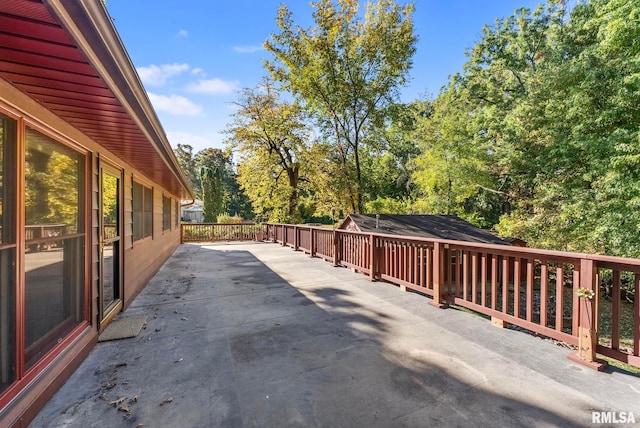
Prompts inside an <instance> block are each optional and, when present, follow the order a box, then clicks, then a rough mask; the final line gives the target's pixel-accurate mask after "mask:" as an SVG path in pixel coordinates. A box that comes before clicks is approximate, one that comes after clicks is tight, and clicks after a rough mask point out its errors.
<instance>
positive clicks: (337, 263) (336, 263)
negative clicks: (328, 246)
mask: <svg viewBox="0 0 640 428" xmlns="http://www.w3.org/2000/svg"><path fill="white" fill-rule="evenodd" d="M338 239H339V238H338V232H336V231H335V230H334V231H333V266H340V255H339V254H338V248H339V245H338Z"/></svg>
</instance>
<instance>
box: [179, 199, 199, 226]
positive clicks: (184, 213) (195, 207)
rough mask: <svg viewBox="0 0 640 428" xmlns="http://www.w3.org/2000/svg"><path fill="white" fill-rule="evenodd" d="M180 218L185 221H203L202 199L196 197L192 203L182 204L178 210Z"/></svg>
mask: <svg viewBox="0 0 640 428" xmlns="http://www.w3.org/2000/svg"><path fill="white" fill-rule="evenodd" d="M180 219H181V220H182V221H184V222H186V223H204V209H203V208H202V201H201V200H199V199H196V200H195V201H194V202H193V204H191V205H186V206H183V207H182V208H181V210H180Z"/></svg>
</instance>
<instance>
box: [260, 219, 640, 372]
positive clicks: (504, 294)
mask: <svg viewBox="0 0 640 428" xmlns="http://www.w3.org/2000/svg"><path fill="white" fill-rule="evenodd" d="M266 238H267V239H269V240H272V241H274V242H278V243H280V244H282V245H287V246H290V247H292V248H293V249H294V250H300V251H304V252H306V253H309V254H310V255H311V256H313V257H322V258H324V259H325V260H329V261H332V263H333V264H334V265H335V266H347V267H350V268H352V269H354V270H355V271H357V272H361V273H363V274H366V275H368V276H369V277H370V278H371V279H372V280H384V281H388V282H390V283H394V284H397V285H399V286H401V287H402V288H403V289H405V290H406V289H411V290H414V291H417V292H420V293H422V294H425V295H427V296H431V297H432V298H433V300H432V301H431V303H432V304H434V305H436V306H438V307H446V306H448V305H458V306H461V307H465V308H468V309H471V310H473V311H476V312H478V313H481V314H484V315H487V316H489V317H491V319H492V322H493V323H494V324H496V325H499V326H503V327H504V326H505V325H506V324H507V323H508V324H512V325H515V326H518V327H521V328H524V329H526V330H529V331H531V332H534V333H536V334H540V335H543V336H545V337H549V338H552V339H557V340H560V341H563V342H566V343H568V344H571V345H574V346H576V347H577V352H576V354H572V355H570V356H569V357H570V358H571V359H572V360H575V361H577V362H580V363H582V364H585V365H587V366H590V367H593V368H596V369H601V368H602V367H604V364H603V363H602V362H601V361H600V360H597V359H596V353H599V354H601V355H605V356H608V357H610V358H613V359H616V360H619V361H622V362H625V363H627V364H630V365H633V366H636V367H640V285H639V283H640V260H637V259H628V258H620V257H607V256H601V255H594V254H581V253H570V252H561V251H548V250H539V249H535V248H523V247H512V246H505V245H493V244H481V243H471V242H461V241H449V240H438V239H428V238H417V237H406V236H396V235H385V234H370V233H358V232H348V231H344V230H328V229H323V228H319V227H313V226H301V225H289V224H271V223H270V224H267V225H266ZM605 281H606V282H607V285H608V288H609V289H610V290H611V292H610V294H611V296H610V297H607V298H606V299H605V296H603V292H602V289H603V287H601V285H602V284H604V282H605ZM624 281H627V282H629V281H632V282H633V284H634V286H635V288H634V291H633V293H634V298H633V299H632V300H633V304H632V305H630V304H628V303H627V302H625V301H624V300H623V298H622V295H621V293H620V290H621V286H622V284H623V282H624ZM578 290H580V294H581V295H588V294H590V293H593V298H592V299H588V298H586V297H580V296H579V293H578ZM623 309H624V310H623Z"/></svg>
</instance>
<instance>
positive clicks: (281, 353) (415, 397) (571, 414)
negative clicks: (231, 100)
mask: <svg viewBox="0 0 640 428" xmlns="http://www.w3.org/2000/svg"><path fill="white" fill-rule="evenodd" d="M428 302H429V299H428V298H426V297H424V296H420V295H418V294H416V293H405V292H402V291H401V290H400V289H399V288H398V287H396V286H393V285H391V284H387V283H384V282H370V281H369V280H368V279H367V277H366V276H364V275H360V274H357V273H354V272H352V271H351V270H349V269H345V268H335V267H333V266H332V265H331V263H327V262H325V261H323V260H321V259H317V258H310V257H309V256H308V255H305V254H303V253H300V252H294V251H292V250H291V249H290V248H283V247H281V246H279V245H277V244H269V243H235V244H202V245H194V244H190V245H182V246H181V247H179V248H178V250H177V251H176V252H175V253H174V255H173V256H172V258H171V259H169V260H168V261H167V263H166V264H165V265H164V266H163V267H162V269H161V270H160V271H159V272H158V274H157V275H156V276H155V277H154V278H153V280H152V281H151V282H150V283H149V284H148V285H147V287H146V288H145V290H144V291H143V292H142V293H141V294H140V295H139V296H138V297H137V298H136V299H135V300H134V301H133V302H132V304H131V306H130V307H129V308H128V309H127V310H126V311H125V312H123V313H122V314H120V317H127V316H134V315H135V316H137V315H146V316H147V319H148V321H147V324H146V327H145V328H144V329H143V330H142V331H141V333H140V334H139V335H138V336H137V337H134V338H130V339H123V340H117V341H109V342H101V343H99V344H98V345H97V346H96V347H95V349H94V350H93V351H92V352H91V354H90V355H89V357H88V358H87V359H86V360H85V361H84V362H83V363H82V365H81V367H80V368H79V369H78V370H77V371H76V372H75V373H74V374H73V375H72V377H71V378H70V379H69V381H68V382H67V383H66V384H65V385H64V386H63V388H62V389H61V390H60V391H59V392H58V393H57V394H56V395H55V396H54V397H53V398H52V399H51V401H50V402H49V403H48V404H47V406H46V407H45V408H44V409H43V410H42V412H41V413H40V414H39V415H38V417H37V418H36V419H35V420H34V421H33V423H32V425H31V426H32V427H136V426H140V427H142V426H144V427H218V426H229V427H294V426H300V427H314V426H318V427H394V426H399V427H400V426H405V427H431V426H447V427H450V426H461V427H464V426H469V427H479V426H491V427H503V426H504V427H515V426H526V427H535V426H538V427H549V426H562V427H569V426H594V425H593V424H592V412H594V411H597V412H605V411H613V412H625V414H627V415H628V413H629V412H633V416H634V417H635V419H636V420H637V421H638V422H639V423H640V377H635V376H632V375H629V374H627V373H625V372H622V371H619V370H617V369H611V368H610V369H608V370H607V371H605V372H596V371H594V370H590V369H587V368H584V367H582V366H580V365H577V364H575V363H573V362H571V361H570V360H568V359H567V354H568V353H569V352H570V351H569V350H568V349H566V348H564V347H561V346H558V345H556V344H554V343H552V342H549V341H545V340H542V339H539V338H536V337H533V336H530V335H527V334H525V333H522V332H518V331H515V330H511V329H500V328H497V327H494V326H492V325H491V323H490V322H489V321H487V320H485V319H483V318H480V317H476V316H473V315H470V314H468V313H464V312H461V311H457V310H454V309H446V310H442V309H437V308H435V307H433V306H431V305H429V304H428ZM618 415H620V414H619V413H616V416H618ZM596 425H597V424H596Z"/></svg>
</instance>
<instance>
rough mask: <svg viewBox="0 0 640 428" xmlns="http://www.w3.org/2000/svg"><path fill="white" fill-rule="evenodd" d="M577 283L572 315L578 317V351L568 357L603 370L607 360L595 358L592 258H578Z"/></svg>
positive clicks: (596, 340) (595, 290)
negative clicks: (578, 277) (577, 302)
mask: <svg viewBox="0 0 640 428" xmlns="http://www.w3.org/2000/svg"><path fill="white" fill-rule="evenodd" d="M579 285H580V288H579V289H578V292H579V295H580V298H579V299H578V300H579V304H578V307H577V308H574V309H573V316H574V317H575V316H577V317H578V352H577V353H575V354H570V355H569V359H570V360H572V361H575V362H577V363H580V364H583V365H585V366H588V367H591V368H593V369H596V370H603V369H604V368H605V367H606V366H607V362H606V361H602V360H597V359H596V345H597V343H598V331H597V328H598V324H597V319H596V303H597V301H598V291H599V290H598V284H597V282H596V263H595V261H594V260H592V259H581V260H580V284H579Z"/></svg>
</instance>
